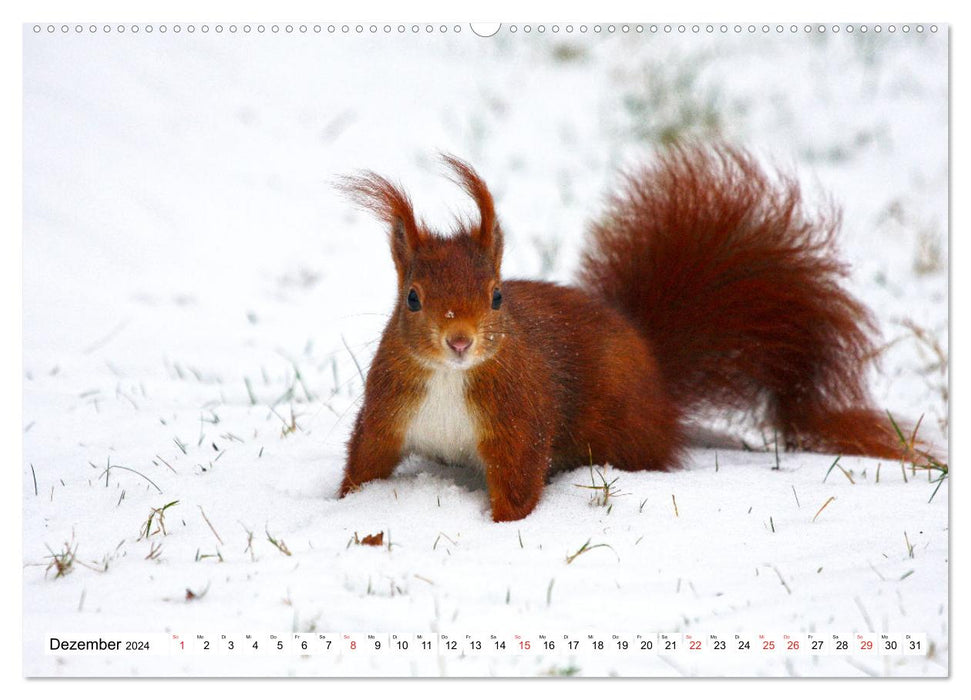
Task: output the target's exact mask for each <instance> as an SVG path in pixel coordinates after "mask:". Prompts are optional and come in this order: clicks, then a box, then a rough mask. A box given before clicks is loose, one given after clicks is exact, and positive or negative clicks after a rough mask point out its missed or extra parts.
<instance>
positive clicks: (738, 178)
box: [340, 147, 901, 521]
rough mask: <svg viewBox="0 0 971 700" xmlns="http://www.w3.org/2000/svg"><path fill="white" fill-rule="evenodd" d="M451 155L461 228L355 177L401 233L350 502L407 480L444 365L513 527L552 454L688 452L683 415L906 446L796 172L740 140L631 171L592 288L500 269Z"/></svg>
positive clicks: (585, 281)
mask: <svg viewBox="0 0 971 700" xmlns="http://www.w3.org/2000/svg"><path fill="white" fill-rule="evenodd" d="M445 162H446V163H447V165H448V166H449V167H450V168H451V169H452V171H453V173H454V175H455V178H456V181H457V182H458V183H459V184H460V185H461V186H462V187H463V188H464V189H465V190H466V192H467V193H468V194H469V195H470V196H471V197H472V198H473V200H475V202H476V204H477V206H478V208H479V213H480V219H479V222H478V224H469V225H467V226H462V227H460V230H458V231H457V232H455V233H454V234H453V235H451V236H447V237H445V236H439V235H437V234H434V233H431V232H429V231H428V230H427V229H426V228H425V226H424V225H423V224H421V223H419V222H417V221H416V220H415V217H414V213H413V211H412V208H411V203H410V200H409V199H408V197H407V195H405V194H404V193H403V192H402V191H401V190H400V188H398V187H396V186H394V185H392V184H391V183H390V182H389V181H387V180H385V179H384V178H382V177H380V176H377V175H374V174H372V173H367V174H365V175H363V176H361V177H358V178H352V179H350V180H348V182H347V185H346V188H347V189H348V191H349V192H350V193H351V194H352V196H353V197H354V198H355V199H356V201H358V202H359V203H361V204H363V205H365V206H367V207H368V208H370V209H372V210H374V211H375V212H376V213H377V214H378V215H379V216H380V217H381V218H382V219H383V220H385V221H386V222H387V223H388V224H389V225H390V227H391V247H392V255H393V257H394V260H395V265H396V268H397V271H398V282H399V293H398V301H397V304H396V306H395V310H394V313H393V314H392V316H391V319H390V320H389V322H388V325H387V327H386V329H385V332H384V335H383V337H382V340H381V343H380V345H379V347H378V350H377V354H376V355H375V358H374V361H373V363H372V365H371V369H370V371H369V372H368V377H367V383H366V386H365V395H364V405H363V407H362V409H361V412H360V414H359V415H358V418H357V422H356V424H355V426H354V430H353V433H352V436H351V440H350V442H349V445H348V461H347V468H346V471H345V476H344V481H343V483H342V485H341V490H340V495H341V496H344V495H346V494H347V493H349V492H350V491H352V490H354V489H356V488H357V487H359V486H360V485H361V484H363V483H365V482H367V481H370V480H372V479H378V478H386V477H388V476H390V474H391V473H392V471H393V470H394V468H395V466H396V465H397V464H398V462H399V461H400V460H401V458H402V457H403V456H404V454H403V451H404V447H405V440H406V437H405V436H406V433H407V431H408V428H409V425H411V421H412V420H414V417H415V415H416V412H417V411H418V407H419V406H420V405H421V404H422V402H423V401H424V399H425V396H426V392H427V391H429V390H430V389H428V387H429V386H430V385H429V381H430V380H431V377H432V376H433V375H434V374H435V373H436V372H443V371H447V372H451V371H459V372H462V373H463V374H462V377H463V380H464V384H463V386H464V402H465V407H466V409H467V410H468V413H469V415H470V416H471V420H472V422H473V424H474V429H475V439H476V452H477V459H478V460H479V463H480V464H481V465H482V466H483V467H484V469H485V475H486V481H487V484H488V488H489V496H490V501H491V506H492V517H493V518H494V519H495V520H496V521H502V520H515V519H519V518H522V517H525V516H526V515H528V514H529V513H530V512H531V511H532V510H533V508H534V507H535V506H536V504H537V502H538V501H539V498H540V495H541V493H542V490H543V485H544V483H545V479H546V477H547V475H548V474H549V472H550V470H551V469H554V468H569V467H575V466H579V465H582V464H589V463H590V461H591V460H592V461H593V463H595V464H606V463H609V464H612V465H613V466H615V467H618V468H621V469H631V470H636V469H668V468H672V467H675V466H677V464H678V460H679V456H680V452H681V450H682V449H683V447H684V444H685V437H684V428H683V424H684V418H685V416H686V414H687V413H689V412H690V411H692V410H696V409H698V408H699V407H701V406H706V405H707V406H716V407H731V408H745V409H751V408H753V407H756V406H758V405H764V406H766V407H767V411H766V415H767V419H768V421H769V422H770V423H771V424H772V425H773V426H775V427H776V428H777V429H778V430H779V431H780V432H781V433H782V435H783V436H784V437H785V439H786V440H787V442H788V443H789V444H791V445H794V446H796V445H798V446H801V447H804V448H808V449H817V450H828V451H837V452H851V453H859V454H870V455H875V456H885V457H890V456H894V457H899V456H900V455H901V449H900V448H899V445H898V444H897V443H895V442H894V440H893V439H892V436H891V434H890V433H889V431H888V430H887V428H888V425H887V421H885V420H883V419H882V418H881V417H880V415H879V414H878V413H877V412H876V411H874V410H873V409H871V408H869V407H868V406H869V403H868V400H867V392H866V386H865V384H864V370H865V367H866V358H867V357H868V356H869V355H870V351H871V350H872V347H873V346H872V340H871V337H872V331H873V324H872V321H871V319H870V316H869V314H868V312H867V311H866V309H865V308H864V307H863V306H862V305H861V304H860V303H859V302H857V301H856V300H855V299H853V298H852V297H850V296H849V295H848V294H847V293H846V292H845V291H843V290H842V289H841V288H840V287H839V284H838V282H839V279H840V277H841V276H842V274H843V268H842V266H841V265H840V264H839V263H838V262H836V261H835V259H834V258H833V250H832V239H833V235H834V233H835V231H836V228H837V224H838V218H837V217H835V216H830V217H828V218H827V217H821V218H818V219H815V220H812V221H810V220H808V219H806V218H804V214H803V212H802V205H801V200H800V196H799V190H798V187H797V185H796V184H795V183H794V182H793V181H791V180H787V179H782V180H780V182H779V183H773V182H772V181H770V180H769V178H768V177H767V176H766V175H765V174H764V173H763V172H762V171H761V170H760V169H759V168H758V167H757V166H756V165H755V163H754V161H753V160H752V159H751V158H750V157H749V156H747V155H745V154H743V153H741V152H739V151H735V150H732V149H729V148H726V147H717V148H712V149H702V148H676V149H673V150H671V151H669V152H668V153H666V154H665V155H663V156H662V158H661V160H660V161H659V164H658V165H657V166H655V167H654V168H651V169H647V170H644V171H642V172H640V173H637V174H634V175H631V176H629V177H628V179H627V186H626V189H625V190H624V191H623V193H622V194H620V195H617V196H615V197H614V198H613V199H612V200H611V204H610V207H609V209H608V212H607V215H606V216H605V218H604V219H603V221H602V222H601V223H599V224H596V225H595V226H593V229H592V232H591V245H590V247H589V249H588V250H587V252H586V254H585V256H584V263H583V268H582V271H581V275H580V277H581V283H582V287H581V288H570V287H561V286H557V285H554V284H548V283H543V282H530V281H508V282H502V281H501V279H500V275H499V268H500V263H501V256H502V240H503V239H502V230H501V227H500V226H499V223H498V219H497V218H496V215H495V211H494V205H493V201H492V197H491V195H490V194H489V191H488V189H487V188H486V185H485V183H484V182H483V181H482V180H481V179H480V178H479V177H478V176H477V175H476V173H475V171H474V170H472V168H471V167H470V166H469V165H468V164H466V163H464V162H462V161H460V160H458V159H456V158H452V157H445ZM496 289H501V294H502V303H501V306H500V308H499V309H495V308H493V307H492V300H493V298H494V297H493V294H494V290H496ZM412 290H414V292H415V294H417V296H418V298H420V301H421V308H420V310H418V311H413V310H411V309H409V302H408V297H409V293H410V292H411V291H412ZM455 338H464V339H471V341H472V344H471V346H470V347H469V348H468V351H467V352H466V353H465V354H462V353H457V352H455V351H453V350H454V349H450V348H451V346H450V345H449V341H450V339H455ZM449 376H452V375H449Z"/></svg>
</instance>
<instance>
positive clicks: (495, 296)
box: [492, 287, 502, 309]
mask: <svg viewBox="0 0 971 700" xmlns="http://www.w3.org/2000/svg"><path fill="white" fill-rule="evenodd" d="M500 306H502V292H500V291H499V287H496V288H495V289H493V290H492V308H493V309H498V308H499V307H500Z"/></svg>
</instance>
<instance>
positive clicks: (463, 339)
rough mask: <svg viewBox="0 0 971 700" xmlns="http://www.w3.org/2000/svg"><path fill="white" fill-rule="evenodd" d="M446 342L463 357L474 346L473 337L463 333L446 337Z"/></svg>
mask: <svg viewBox="0 0 971 700" xmlns="http://www.w3.org/2000/svg"><path fill="white" fill-rule="evenodd" d="M445 344H446V345H448V346H449V347H450V348H452V351H453V352H455V354H456V355H458V356H460V357H461V356H462V355H463V354H465V351H466V350H468V349H469V348H470V347H471V346H472V338H470V337H469V336H467V335H461V334H460V335H450V336H448V337H447V338H446V339H445Z"/></svg>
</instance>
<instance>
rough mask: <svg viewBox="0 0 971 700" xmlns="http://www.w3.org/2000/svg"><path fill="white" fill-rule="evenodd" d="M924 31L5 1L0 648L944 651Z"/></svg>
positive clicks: (938, 333)
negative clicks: (8, 375)
mask: <svg viewBox="0 0 971 700" xmlns="http://www.w3.org/2000/svg"><path fill="white" fill-rule="evenodd" d="M948 35H949V28H948V26H947V25H945V24H934V23H910V24H899V23H898V24H887V23H862V24H860V23H857V24H832V23H808V24H807V23H800V24H778V23H750V22H746V23H738V24H736V23H711V24H708V23H700V24H696V23H690V24H652V23H644V22H603V23H596V22H588V23H572V24H571V23H555V22H549V23H526V24H523V23H518V24H512V23H502V24H492V25H489V24H467V23H447V24H442V23H426V22H399V21H394V22H390V21H389V22H376V23H331V22H326V21H305V22H299V21H289V22H287V21H279V22H272V21H267V22H262V23H257V22H251V23H247V22H244V21H234V20H233V19H232V18H229V17H227V18H225V19H224V20H223V21H211V22H204V23H203V22H178V21H161V22H157V23H129V22H110V23H108V22H98V23H89V22H85V23H76V22H40V23H27V24H25V25H24V26H23V58H24V71H23V101H24V111H23V209H24V216H23V356H24V362H23V464H22V465H20V466H21V473H22V493H23V525H24V535H23V557H24V561H23V660H24V661H23V671H24V674H25V675H26V676H28V677H78V676H102V677H103V676H121V677H134V676H165V677H173V676H195V677H203V676H204V677H211V676H269V677H293V676H320V677H350V678H360V677H388V676H390V677H412V676H419V677H479V676H490V677H496V676H498V677H564V676H568V677H607V676H622V677H657V676H663V677H766V676H769V677H785V676H812V677H844V676H852V677H856V676H860V677H946V676H948V674H949V672H950V665H949V654H950V647H949V633H950V629H949V615H950V606H949V587H948V580H949V579H948V575H949V513H948V502H949V480H948V440H949V429H950V425H949V403H948V400H949V395H948V392H949V364H948V363H949V351H948V329H949V325H948V324H949V317H948V303H949V298H948V293H949V286H948V282H949V279H948V260H949V257H948V256H949V249H948V235H949V232H948V221H949V219H948V207H949V200H948V193H949V187H948V174H949V158H948V139H949V123H948V117H949V104H948V99H949V84H948V75H949V47H948ZM598 246H599V247H598ZM746 246H748V247H746ZM463 324H464V325H463ZM763 351H764V352H765V353H766V355H765V357H764V358H763V355H762V354H761V353H762V352H763Z"/></svg>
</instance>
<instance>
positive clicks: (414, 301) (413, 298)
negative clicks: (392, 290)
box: [408, 289, 421, 311]
mask: <svg viewBox="0 0 971 700" xmlns="http://www.w3.org/2000/svg"><path fill="white" fill-rule="evenodd" d="M408 308H409V309H411V310H412V311H420V310H421V301H420V300H419V299H418V292H416V291H415V290H414V289H412V290H411V291H410V292H408Z"/></svg>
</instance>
